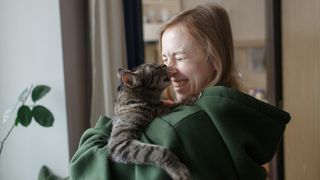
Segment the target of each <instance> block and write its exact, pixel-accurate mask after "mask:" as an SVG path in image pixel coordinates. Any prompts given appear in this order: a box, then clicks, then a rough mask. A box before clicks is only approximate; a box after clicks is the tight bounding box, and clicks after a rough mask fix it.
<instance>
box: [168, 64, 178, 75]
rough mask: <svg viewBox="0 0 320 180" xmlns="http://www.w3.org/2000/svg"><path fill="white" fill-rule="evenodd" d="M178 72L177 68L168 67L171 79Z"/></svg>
mask: <svg viewBox="0 0 320 180" xmlns="http://www.w3.org/2000/svg"><path fill="white" fill-rule="evenodd" d="M177 72H178V69H177V68H176V67H175V66H168V74H169V76H170V77H171V76H173V75H174V74H175V73H177Z"/></svg>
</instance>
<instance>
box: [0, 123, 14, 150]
mask: <svg viewBox="0 0 320 180" xmlns="http://www.w3.org/2000/svg"><path fill="white" fill-rule="evenodd" d="M14 126H15V123H13V125H12V127H11V129H10V130H9V132H8V133H7V135H6V137H4V139H3V141H1V144H0V156H1V152H2V148H3V145H4V142H5V141H6V140H7V138H8V137H9V135H10V133H11V132H12V130H13V128H14Z"/></svg>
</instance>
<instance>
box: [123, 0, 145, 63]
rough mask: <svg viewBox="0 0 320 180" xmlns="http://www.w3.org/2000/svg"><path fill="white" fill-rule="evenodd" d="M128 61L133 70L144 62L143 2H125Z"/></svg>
mask: <svg viewBox="0 0 320 180" xmlns="http://www.w3.org/2000/svg"><path fill="white" fill-rule="evenodd" d="M123 11H124V22H125V34H126V47H127V61H128V68H129V69H131V68H133V67H136V66H137V65H140V64H142V63H143V62H144V43H143V32H142V23H143V22H142V3H141V0H123Z"/></svg>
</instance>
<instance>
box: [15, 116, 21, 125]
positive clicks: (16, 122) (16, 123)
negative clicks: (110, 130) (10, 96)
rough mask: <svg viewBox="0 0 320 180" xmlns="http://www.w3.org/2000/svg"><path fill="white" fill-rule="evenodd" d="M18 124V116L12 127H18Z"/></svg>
mask: <svg viewBox="0 0 320 180" xmlns="http://www.w3.org/2000/svg"><path fill="white" fill-rule="evenodd" d="M19 122H20V120H19V118H18V116H17V117H16V121H15V122H14V125H15V126H18V125H19Z"/></svg>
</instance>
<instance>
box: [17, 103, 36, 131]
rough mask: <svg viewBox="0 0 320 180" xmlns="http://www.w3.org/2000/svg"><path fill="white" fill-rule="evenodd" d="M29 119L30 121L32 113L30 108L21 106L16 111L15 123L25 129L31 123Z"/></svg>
mask: <svg viewBox="0 0 320 180" xmlns="http://www.w3.org/2000/svg"><path fill="white" fill-rule="evenodd" d="M31 119H32V112H31V110H30V108H29V107H28V106H25V105H23V106H21V107H20V108H19V110H18V115H17V119H16V123H18V122H19V123H20V124H22V125H23V126H25V127H27V126H29V124H30V123H31ZM17 121H18V122H17Z"/></svg>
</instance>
